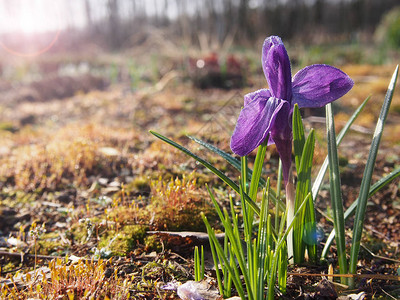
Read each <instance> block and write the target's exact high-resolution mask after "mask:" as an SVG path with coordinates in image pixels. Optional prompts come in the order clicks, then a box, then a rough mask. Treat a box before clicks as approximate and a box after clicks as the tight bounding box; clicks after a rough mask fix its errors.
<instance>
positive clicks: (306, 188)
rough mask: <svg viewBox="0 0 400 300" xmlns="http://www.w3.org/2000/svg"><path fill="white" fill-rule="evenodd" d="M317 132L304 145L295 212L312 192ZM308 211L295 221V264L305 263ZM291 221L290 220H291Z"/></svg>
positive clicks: (298, 176) (310, 135) (310, 134)
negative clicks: (305, 223) (312, 172)
mask: <svg viewBox="0 0 400 300" xmlns="http://www.w3.org/2000/svg"><path fill="white" fill-rule="evenodd" d="M314 145H315V131H314V130H313V129H312V130H311V131H310V133H309V135H308V137H307V140H306V141H305V143H304V148H303V153H302V155H301V158H300V162H299V168H298V170H297V172H298V174H297V186H296V202H295V211H297V210H298V209H299V207H300V205H301V203H303V201H304V199H305V198H306V196H307V194H308V193H309V192H311V167H312V161H313V156H314ZM305 213H306V210H304V211H303V212H302V213H301V214H300V216H299V217H298V218H297V220H296V221H295V225H294V227H293V236H294V252H293V254H294V262H295V263H302V262H303V261H304V251H305V244H304V240H303V235H304V219H305ZM289 221H290V220H289Z"/></svg>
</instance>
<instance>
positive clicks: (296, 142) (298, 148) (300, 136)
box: [292, 104, 306, 170]
mask: <svg viewBox="0 0 400 300" xmlns="http://www.w3.org/2000/svg"><path fill="white" fill-rule="evenodd" d="M292 122H293V127H292V128H293V149H294V158H295V163H296V170H299V168H300V160H301V155H302V154H303V148H304V144H305V142H306V137H305V135H304V126H303V121H302V119H301V114H300V109H299V106H298V105H297V104H295V105H294V109H293V120H292Z"/></svg>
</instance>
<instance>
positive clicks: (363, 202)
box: [349, 65, 399, 285]
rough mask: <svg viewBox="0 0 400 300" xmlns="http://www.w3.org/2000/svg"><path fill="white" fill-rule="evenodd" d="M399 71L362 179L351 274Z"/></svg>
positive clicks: (382, 110) (354, 267)
mask: <svg viewBox="0 0 400 300" xmlns="http://www.w3.org/2000/svg"><path fill="white" fill-rule="evenodd" d="M398 72H399V66H398V65H397V67H396V70H395V71H394V73H393V76H392V80H391V81H390V83H389V87H388V90H387V92H386V96H385V100H384V102H383V105H382V109H381V112H380V115H379V119H378V122H377V124H376V127H375V132H374V136H373V138H372V143H371V148H370V151H369V155H368V159H367V164H366V166H365V169H364V174H363V177H362V181H361V187H360V194H359V196H358V197H359V201H358V205H357V209H356V214H355V219H354V228H353V240H352V245H351V250H350V267H349V272H350V273H351V274H355V273H356V271H357V260H358V253H359V251H360V243H361V235H362V230H363V226H364V217H365V211H366V207H367V200H368V194H369V189H370V185H371V178H372V172H373V170H374V166H375V161H376V156H377V153H378V149H379V144H380V141H381V137H382V133H383V128H384V125H385V122H386V118H387V115H388V113H389V107H390V104H391V102H392V98H393V93H394V89H395V86H396V82H397V75H398ZM353 284H354V281H353V280H351V285H353Z"/></svg>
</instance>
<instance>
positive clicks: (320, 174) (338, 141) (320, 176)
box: [312, 96, 371, 199]
mask: <svg viewBox="0 0 400 300" xmlns="http://www.w3.org/2000/svg"><path fill="white" fill-rule="evenodd" d="M369 99H371V96H368V97H367V98H366V99H365V100H364V102H363V103H361V105H360V106H359V107H358V108H357V109H356V111H355V112H354V113H353V115H352V116H351V117H350V119H349V120H348V121H347V123H346V125H345V126H344V127H343V129H342V130H341V131H340V133H339V134H338V136H337V137H336V145H337V146H339V145H340V144H341V142H342V140H343V138H344V136H345V135H346V133H347V132H348V131H349V129H350V128H351V125H352V124H353V123H354V121H355V120H356V119H357V117H358V116H359V115H360V113H361V111H362V110H363V109H364V107H365V105H366V104H367V103H368V101H369ZM327 170H328V156H326V158H325V160H324V163H323V164H322V166H321V168H320V170H319V172H318V175H317V177H316V178H315V181H314V184H313V187H312V195H313V199H315V198H316V197H317V194H318V191H319V189H320V188H321V185H322V181H323V180H324V176H325V173H326V171H327Z"/></svg>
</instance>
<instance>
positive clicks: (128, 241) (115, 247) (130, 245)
mask: <svg viewBox="0 0 400 300" xmlns="http://www.w3.org/2000/svg"><path fill="white" fill-rule="evenodd" d="M146 231H147V226H143V225H126V226H124V227H123V228H122V229H121V230H119V231H118V232H117V231H114V230H109V231H107V232H106V233H105V234H104V235H103V236H102V237H101V239H100V242H99V245H98V248H100V249H101V248H107V249H108V250H110V251H111V252H112V253H113V255H118V256H125V255H126V254H127V253H128V252H130V251H132V250H134V249H135V248H136V246H137V245H139V244H143V243H144V237H145V234H146Z"/></svg>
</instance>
